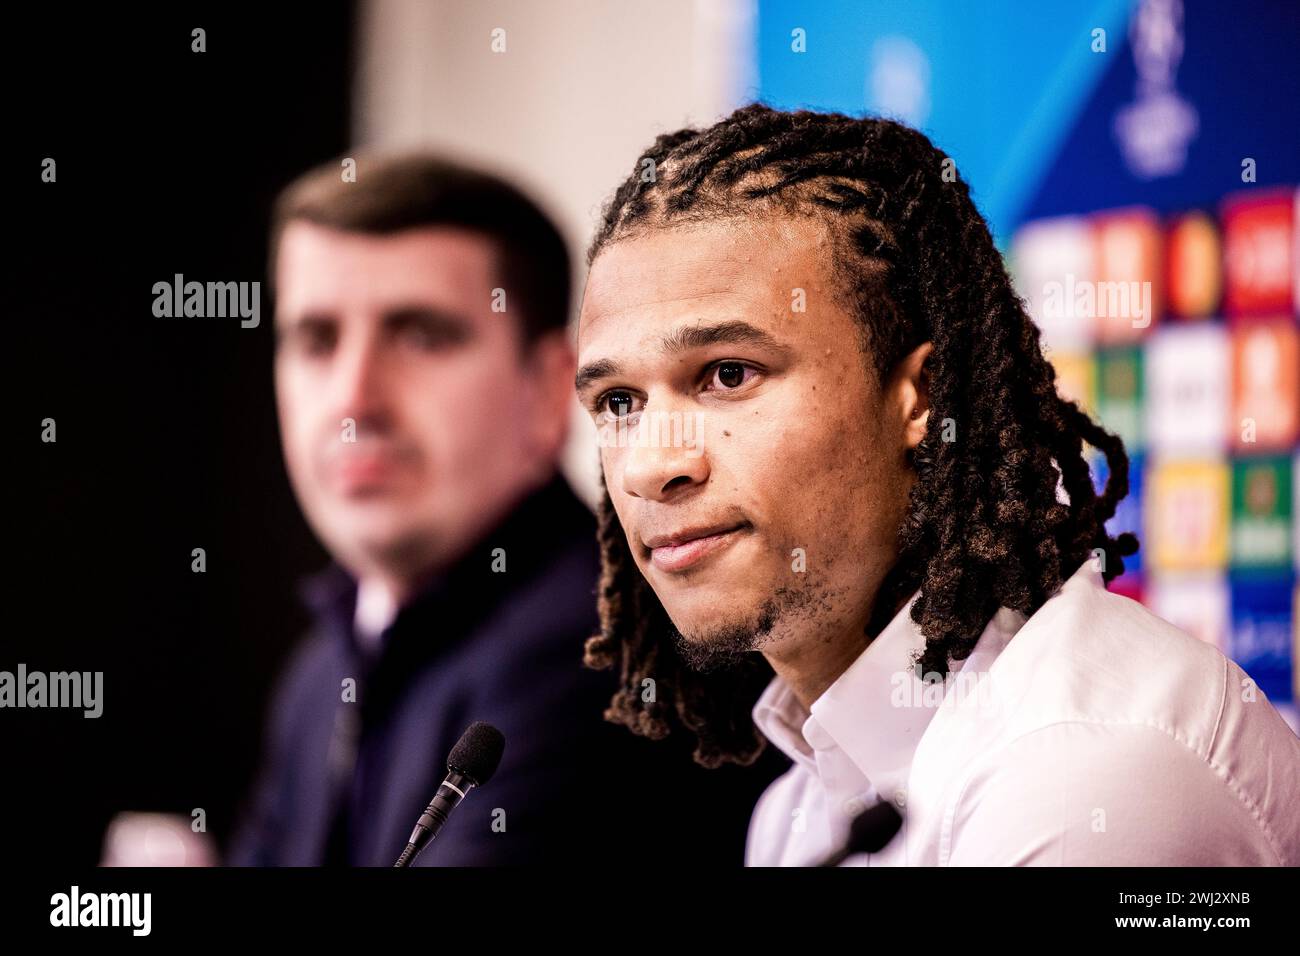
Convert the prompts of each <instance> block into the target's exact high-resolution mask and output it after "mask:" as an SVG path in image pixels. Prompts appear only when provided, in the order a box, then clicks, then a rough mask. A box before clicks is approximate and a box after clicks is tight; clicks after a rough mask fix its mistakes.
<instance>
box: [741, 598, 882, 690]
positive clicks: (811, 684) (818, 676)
mask: <svg viewBox="0 0 1300 956" xmlns="http://www.w3.org/2000/svg"><path fill="white" fill-rule="evenodd" d="M906 604H907V597H904V598H903V599H902V600H901V601H899V602H898V604H897V606H896V607H893V608H890V609H889V615H888V617H887V618H886V623H888V621H890V620H893V618H894V617H895V616H896V615H897V614H898V612H899V611H901V610H902V609H903V607H904V605H906ZM870 619H871V618H870V617H868V618H866V619H863V620H855V621H854V622H853V624H852V625H851V626H849V627H848V628H846V629H845V630H844V631H843V632H842V633H840V634H839V635H838V636H836V637H834V638H833V639H831V640H822V639H815V640H812V641H804V642H803V643H802V644H800V645H799V646H797V647H794V648H791V649H788V650H787V649H784V648H782V649H773V650H764V651H763V656H764V657H766V658H767V661H768V663H769V664H771V665H772V670H773V671H775V672H776V675H777V676H778V677H780V678H781V679H782V680H783V681H785V683H786V684H787V685H788V686H789V688H790V690H791V692H792V693H793V694H794V696H795V698H796V699H797V700H798V701H799V703H800V704H802V705H803V708H804V710H811V709H812V705H813V702H814V701H816V700H817V698H819V697H821V695H822V694H824V693H826V691H827V689H828V688H829V687H830V686H831V685H832V684H834V683H835V681H836V680H838V679H839V677H840V675H841V674H843V673H844V672H845V671H846V670H848V669H849V667H850V666H851V665H852V664H853V662H854V661H856V660H857V659H858V658H859V657H860V656H862V652H863V651H865V650H866V649H867V647H868V646H869V645H870V644H871V642H872V641H873V640H874V639H875V638H876V636H877V635H875V634H868V633H867V624H866V621H867V620H870Z"/></svg>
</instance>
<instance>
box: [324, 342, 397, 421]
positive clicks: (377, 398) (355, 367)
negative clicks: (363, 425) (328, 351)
mask: <svg viewBox="0 0 1300 956" xmlns="http://www.w3.org/2000/svg"><path fill="white" fill-rule="evenodd" d="M387 372H388V370H387V369H386V368H385V356H384V352H383V349H382V346H381V343H380V342H378V341H377V340H375V339H374V338H371V337H361V336H358V337H356V338H355V339H353V340H352V341H350V342H345V343H344V345H343V347H342V348H341V349H340V351H339V354H338V364H337V365H336V367H335V374H334V392H335V394H334V399H335V404H336V407H337V410H338V412H339V415H340V417H342V418H352V419H355V420H356V421H357V422H360V421H361V420H362V419H375V418H380V417H382V416H383V415H384V414H385V413H386V412H387V404H388V401H387V388H388V379H389V376H388V374H387Z"/></svg>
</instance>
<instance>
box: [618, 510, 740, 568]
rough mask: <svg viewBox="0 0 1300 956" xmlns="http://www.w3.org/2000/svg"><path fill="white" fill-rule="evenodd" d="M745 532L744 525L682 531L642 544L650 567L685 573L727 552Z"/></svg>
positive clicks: (649, 539) (655, 537)
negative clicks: (692, 567)
mask: <svg viewBox="0 0 1300 956" xmlns="http://www.w3.org/2000/svg"><path fill="white" fill-rule="evenodd" d="M748 528H749V525H748V524H746V523H744V522H740V523H738V524H729V525H713V526H710V527H705V528H685V529H682V530H680V531H675V532H673V533H671V534H662V535H654V536H652V537H649V538H645V539H644V540H643V543H644V544H645V546H646V547H647V548H648V549H649V550H650V563H651V564H652V565H654V567H655V568H657V569H658V570H660V571H668V572H673V571H684V570H686V569H687V568H689V567H691V566H693V565H695V564H698V563H699V562H700V561H703V560H704V559H705V558H706V557H708V556H710V555H712V554H716V553H717V552H719V551H721V550H722V549H723V548H726V547H727V546H728V545H730V544H731V543H732V542H733V541H735V540H736V539H737V538H738V537H740V535H741V534H742V533H743V532H744V531H746V530H747V529H748Z"/></svg>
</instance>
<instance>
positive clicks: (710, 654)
mask: <svg viewBox="0 0 1300 956" xmlns="http://www.w3.org/2000/svg"><path fill="white" fill-rule="evenodd" d="M776 619H777V604H776V602H775V601H770V600H769V601H767V602H766V603H765V604H764V605H763V606H762V607H761V608H760V609H759V610H758V613H757V614H755V615H754V617H753V618H752V619H750V620H745V621H730V622H722V623H712V624H709V625H702V626H697V627H692V628H690V629H689V630H688V631H687V632H685V633H683V632H682V631H681V630H679V629H678V628H677V627H676V625H674V626H673V629H672V630H673V634H672V637H673V644H674V645H675V646H676V648H677V654H678V656H679V657H681V659H682V660H683V661H685V662H686V665H687V666H688V667H690V668H691V669H692V670H695V671H699V672H700V673H708V672H710V671H716V670H726V669H727V668H730V667H734V666H736V665H737V664H739V663H741V662H742V661H743V660H744V659H745V658H747V657H748V656H749V655H750V654H753V653H754V652H755V651H757V650H758V649H759V647H760V646H762V644H763V642H764V639H765V638H766V637H767V636H768V635H769V634H771V633H772V629H773V628H774V627H775V626H776Z"/></svg>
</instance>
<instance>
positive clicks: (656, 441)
mask: <svg viewBox="0 0 1300 956" xmlns="http://www.w3.org/2000/svg"><path fill="white" fill-rule="evenodd" d="M695 425H696V421H695V419H694V418H690V417H688V413H686V412H682V411H679V410H675V409H661V410H654V411H652V410H651V409H649V408H646V409H645V410H644V411H643V412H642V413H641V417H640V421H639V422H638V423H637V425H636V426H633V427H631V428H629V429H628V432H629V434H628V445H629V447H628V449H627V456H626V458H625V459H624V462H623V490H624V492H626V493H627V494H629V495H633V496H634V497H637V498H645V499H646V500H648V501H669V500H671V499H673V498H677V497H680V496H681V495H683V494H686V493H688V492H689V491H690V490H691V489H692V488H695V487H698V486H700V485H702V484H704V482H705V481H707V480H708V477H709V464H708V456H707V455H705V454H702V451H703V448H702V446H701V444H700V443H701V442H702V440H703V435H701V434H699V433H698V432H699V429H698V428H696V427H693V426H695Z"/></svg>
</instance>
